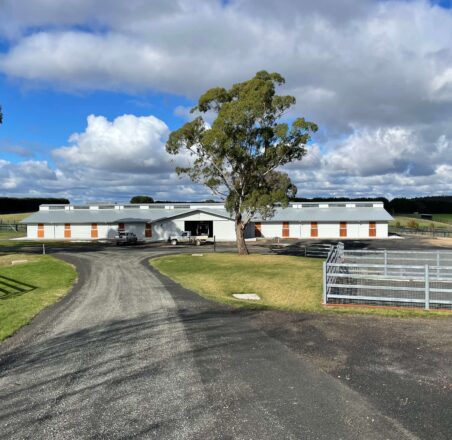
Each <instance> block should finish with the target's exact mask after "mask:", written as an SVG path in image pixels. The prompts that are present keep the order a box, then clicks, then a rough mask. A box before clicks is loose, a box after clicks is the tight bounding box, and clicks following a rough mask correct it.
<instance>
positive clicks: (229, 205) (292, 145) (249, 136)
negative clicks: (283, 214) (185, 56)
mask: <svg viewBox="0 0 452 440" xmlns="http://www.w3.org/2000/svg"><path fill="white" fill-rule="evenodd" d="M284 82H285V80H284V78H283V77H282V76H281V75H280V74H279V73H268V72H266V71H261V72H258V73H256V75H255V76H254V77H253V78H251V79H249V80H247V81H244V82H241V83H237V84H234V85H233V86H232V87H231V88H230V89H228V90H227V89H225V88H223V87H215V88H212V89H210V90H208V91H207V92H206V93H204V94H203V95H202V96H201V97H200V98H199V101H198V105H197V106H196V107H194V108H193V109H192V112H198V113H200V114H201V115H200V116H197V117H195V118H194V119H193V121H190V122H187V123H186V124H185V125H184V126H183V127H181V128H180V129H178V130H176V131H173V132H172V133H171V134H170V136H169V139H168V142H167V144H166V150H167V151H168V152H169V153H170V154H179V153H181V152H182V151H188V152H189V153H190V155H191V157H192V162H191V163H190V165H188V166H186V167H178V168H176V171H177V172H178V173H179V174H186V175H188V176H189V177H190V178H191V179H192V180H193V181H194V182H197V183H201V184H204V185H206V186H207V187H208V188H209V189H210V190H211V191H212V192H213V193H214V194H216V195H221V196H223V197H224V199H225V206H226V209H227V210H228V211H229V212H230V213H231V215H233V216H234V218H235V223H236V234H237V246H238V251H239V253H240V254H245V253H247V249H246V245H245V241H244V229H245V227H246V225H247V224H248V222H249V221H250V220H251V219H252V218H253V216H255V215H260V216H261V217H262V218H269V217H271V216H272V215H273V214H274V206H275V204H276V203H278V204H281V205H282V206H287V204H288V201H289V198H290V197H294V196H295V194H296V187H295V186H294V185H293V183H292V182H291V180H290V178H289V176H288V175H287V174H286V173H283V172H281V171H279V170H278V168H279V167H281V166H283V165H286V164H288V163H289V162H292V161H295V160H300V159H302V158H303V157H304V156H305V154H306V143H307V142H308V141H309V140H310V137H311V134H312V133H314V132H315V131H317V125H316V124H315V123H313V122H308V121H306V120H305V119H304V118H296V119H294V120H293V121H292V123H291V124H290V123H289V122H287V121H284V122H280V119H281V118H282V117H283V116H285V115H286V114H287V111H288V110H289V109H290V108H291V107H292V106H293V105H294V104H295V98H294V97H293V96H280V95H277V94H276V91H275V88H276V86H280V85H282V84H284ZM207 112H209V113H214V114H216V118H215V120H214V121H213V123H212V125H211V126H209V125H208V124H207V123H206V122H205V120H204V119H203V117H202V114H205V113H207Z"/></svg>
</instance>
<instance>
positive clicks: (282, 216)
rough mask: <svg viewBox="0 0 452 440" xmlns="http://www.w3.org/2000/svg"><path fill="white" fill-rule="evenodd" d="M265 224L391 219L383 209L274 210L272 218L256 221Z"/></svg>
mask: <svg viewBox="0 0 452 440" xmlns="http://www.w3.org/2000/svg"><path fill="white" fill-rule="evenodd" d="M258 219H260V221H262V222H265V221H268V222H272V221H273V222H274V221H276V222H278V221H286V222H290V221H298V222H341V221H342V222H357V221H389V220H392V217H391V216H390V215H389V214H388V212H387V211H386V210H385V209H384V208H373V207H372V208H371V207H369V208H363V207H357V208H344V207H334V208H290V207H289V208H285V209H276V211H275V215H274V216H273V217H272V218H269V219H266V220H262V219H261V218H260V216H256V220H258Z"/></svg>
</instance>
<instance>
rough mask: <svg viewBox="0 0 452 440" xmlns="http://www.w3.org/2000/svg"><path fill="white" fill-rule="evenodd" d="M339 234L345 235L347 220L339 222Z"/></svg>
mask: <svg viewBox="0 0 452 440" xmlns="http://www.w3.org/2000/svg"><path fill="white" fill-rule="evenodd" d="M339 235H340V236H341V237H347V222H341V225H340V228H339Z"/></svg>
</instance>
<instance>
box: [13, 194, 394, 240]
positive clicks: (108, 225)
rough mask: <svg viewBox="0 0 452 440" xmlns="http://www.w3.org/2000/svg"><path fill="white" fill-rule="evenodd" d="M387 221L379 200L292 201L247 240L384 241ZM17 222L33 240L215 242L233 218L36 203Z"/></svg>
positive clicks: (164, 206)
mask: <svg viewBox="0 0 452 440" xmlns="http://www.w3.org/2000/svg"><path fill="white" fill-rule="evenodd" d="M391 219H392V217H391V216H390V215H389V214H388V213H387V212H386V210H385V209H384V208H383V204H382V203H380V202H320V203H313V202H308V203H305V202H303V203H301V202H297V203H291V204H290V205H289V206H288V207H287V208H279V207H277V208H276V212H275V215H274V217H272V218H270V219H261V218H260V217H255V218H253V221H252V222H250V223H249V224H248V226H247V229H246V231H245V237H246V238H255V237H256V238H258V237H262V238H275V237H281V238H300V239H301V238H313V239H315V238H317V239H319V238H332V239H339V238H340V239H346V238H352V239H357V238H358V239H366V238H386V237H387V236H388V222H389V220H391ZM22 223H25V224H26V225H27V237H28V238H29V239H37V240H53V239H57V240H105V239H112V238H114V236H115V235H116V234H117V233H118V231H126V232H134V233H135V234H136V235H137V237H138V239H139V240H146V241H164V240H168V238H169V237H170V235H175V234H180V233H181V232H182V231H191V233H192V235H202V234H207V235H208V236H209V237H213V236H215V239H216V240H217V241H232V240H235V227H234V219H233V218H232V217H231V216H230V215H229V213H228V212H227V211H226V210H225V208H224V205H223V204H222V203H153V204H87V205H41V206H40V208H39V211H38V212H35V213H34V214H32V215H30V216H29V217H28V218H26V219H25V220H23V222H22Z"/></svg>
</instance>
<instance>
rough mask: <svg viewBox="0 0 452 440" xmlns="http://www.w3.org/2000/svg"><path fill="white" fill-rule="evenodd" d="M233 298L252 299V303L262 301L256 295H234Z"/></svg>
mask: <svg viewBox="0 0 452 440" xmlns="http://www.w3.org/2000/svg"><path fill="white" fill-rule="evenodd" d="M232 296H233V297H234V298H237V299H250V300H252V301H260V300H261V297H260V296H259V295H257V294H256V293H233V294H232Z"/></svg>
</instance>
